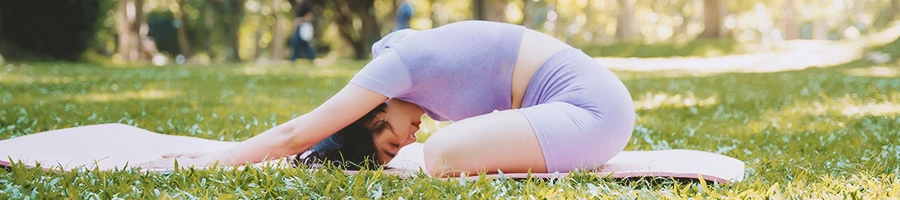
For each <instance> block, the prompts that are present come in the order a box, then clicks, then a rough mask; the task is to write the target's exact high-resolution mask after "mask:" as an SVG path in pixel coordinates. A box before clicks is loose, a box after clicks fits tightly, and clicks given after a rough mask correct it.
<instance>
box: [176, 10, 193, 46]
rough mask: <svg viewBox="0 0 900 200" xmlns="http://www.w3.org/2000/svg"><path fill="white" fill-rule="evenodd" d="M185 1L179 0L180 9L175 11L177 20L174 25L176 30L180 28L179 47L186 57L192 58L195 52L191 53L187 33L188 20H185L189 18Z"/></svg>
mask: <svg viewBox="0 0 900 200" xmlns="http://www.w3.org/2000/svg"><path fill="white" fill-rule="evenodd" d="M185 1H186V0H178V4H177V5H178V9H177V10H176V13H175V20H176V22H175V23H174V25H175V28H176V30H178V48H179V49H180V50H181V54H182V55H184V58H185V59H190V58H191V55H193V54H192V53H191V42H190V40H189V39H188V34H187V32H188V31H187V30H188V23H187V20H185V19H187V17H186V16H185V15H187V14H185V12H184V7H185V6H186V4H185Z"/></svg>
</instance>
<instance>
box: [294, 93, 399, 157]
mask: <svg viewBox="0 0 900 200" xmlns="http://www.w3.org/2000/svg"><path fill="white" fill-rule="evenodd" d="M386 107H387V104H386V103H381V104H380V105H378V106H376V107H375V108H374V109H372V110H371V111H369V113H366V115H364V116H363V117H360V118H359V119H358V120H356V121H355V122H353V123H351V124H350V125H347V126H346V127H344V128H342V129H341V130H339V131H338V132H336V133H334V134H332V135H331V136H328V138H325V140H322V141H321V142H319V143H317V144H316V145H313V146H312V147H311V148H309V149H307V150H306V151H304V152H303V153H300V154H297V156H296V157H294V164H296V165H305V166H308V167H312V168H321V167H326V166H335V167H342V168H346V169H351V170H359V169H361V168H363V167H378V166H380V163H378V156H377V154H376V149H375V140H374V134H376V133H380V132H381V131H383V130H384V129H386V128H387V129H390V124H388V123H387V121H384V120H378V121H375V116H376V115H377V114H378V113H383V112H385V111H384V109H385V108H386Z"/></svg>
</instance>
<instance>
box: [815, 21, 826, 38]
mask: <svg viewBox="0 0 900 200" xmlns="http://www.w3.org/2000/svg"><path fill="white" fill-rule="evenodd" d="M812 39H813V40H827V39H828V23H826V22H825V17H819V18H817V19H815V20H813V24H812Z"/></svg>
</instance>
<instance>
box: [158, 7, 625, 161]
mask: <svg viewBox="0 0 900 200" xmlns="http://www.w3.org/2000/svg"><path fill="white" fill-rule="evenodd" d="M372 53H373V55H374V56H373V57H374V59H373V60H372V61H371V62H370V63H368V64H367V65H366V66H365V67H363V68H362V69H361V70H360V71H359V72H358V73H357V74H356V75H355V76H354V77H353V78H352V79H351V80H350V82H349V84H347V85H346V86H345V87H344V88H342V89H341V90H340V91H338V92H337V93H336V94H335V95H334V96H332V97H331V98H330V99H328V100H327V101H326V102H324V103H323V104H321V105H319V106H318V107H317V108H315V109H313V110H312V111H311V112H309V113H306V114H304V115H302V116H300V117H297V118H295V119H292V120H290V121H288V122H286V123H284V124H281V125H278V126H276V127H274V128H272V129H270V130H267V131H265V132H263V133H261V134H259V135H257V136H255V137H253V138H251V139H249V140H246V141H243V142H240V143H238V144H236V145H235V146H233V147H231V148H228V149H225V150H222V151H220V152H213V153H209V154H206V155H203V156H199V157H196V158H179V163H181V165H182V166H184V165H194V166H207V165H212V164H215V163H219V164H224V165H235V164H244V163H246V162H252V163H256V162H260V161H264V160H267V159H277V158H281V157H283V156H288V155H297V160H298V161H300V162H298V163H306V164H310V163H320V162H317V161H322V160H326V161H348V162H354V163H356V164H359V163H360V162H361V161H363V160H365V159H367V158H368V159H372V160H376V161H377V163H375V164H386V163H387V162H388V161H390V160H391V159H392V158H393V157H394V156H396V154H397V152H398V150H399V149H400V148H401V147H403V146H405V145H408V144H410V143H413V142H415V141H416V138H415V135H414V133H415V132H416V131H417V130H418V127H419V124H420V123H421V120H420V119H421V117H422V115H423V114H427V115H428V116H429V117H431V118H433V119H435V120H440V121H446V120H449V121H454V123H452V124H450V125H449V126H447V127H445V128H443V129H441V130H439V131H438V132H436V133H435V134H434V135H432V136H431V137H430V138H428V140H427V141H426V142H425V144H424V151H425V152H424V155H425V167H426V169H427V171H428V172H429V173H431V174H432V175H435V176H457V175H459V174H460V173H463V172H465V173H470V174H471V173H473V172H474V173H478V172H487V173H494V172H497V170H502V171H503V172H509V173H512V172H529V171H530V172H535V173H544V172H557V171H558V172H568V171H570V170H573V169H579V168H594V167H597V166H599V165H601V164H603V163H605V162H606V161H608V160H610V159H611V158H612V157H613V156H615V155H616V154H617V153H618V152H620V151H621V150H622V149H623V148H624V147H625V145H626V143H627V142H628V140H629V139H630V137H631V132H632V129H633V127H634V121H635V114H634V105H633V103H632V99H631V95H630V94H629V93H628V90H627V89H626V88H625V86H624V84H623V83H622V81H621V80H619V79H618V78H617V77H616V76H615V75H614V74H613V73H612V72H610V71H609V70H608V69H607V68H605V67H603V66H600V65H599V64H598V63H597V62H596V61H594V60H593V59H592V58H591V57H590V56H588V55H586V54H584V53H583V52H582V51H580V50H578V49H575V48H572V47H570V46H569V45H567V44H565V43H563V42H561V41H559V40H557V39H555V38H552V37H550V36H547V35H544V34H542V33H539V32H537V31H533V30H529V29H527V28H525V27H522V26H519V25H513V24H505V23H498V22H488V21H464V22H456V23H452V24H447V25H444V26H441V27H438V28H434V29H431V30H411V29H403V30H397V31H395V32H393V33H390V34H388V35H387V36H385V37H384V38H383V39H381V40H380V41H378V42H377V43H375V44H374V45H373V46H372ZM173 159H174V158H163V159H159V160H155V161H152V162H148V163H144V164H143V165H142V166H144V167H154V168H169V167H172V162H173Z"/></svg>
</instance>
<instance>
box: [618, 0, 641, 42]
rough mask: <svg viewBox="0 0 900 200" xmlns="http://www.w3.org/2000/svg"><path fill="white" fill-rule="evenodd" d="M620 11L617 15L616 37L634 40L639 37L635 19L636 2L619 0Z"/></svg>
mask: <svg viewBox="0 0 900 200" xmlns="http://www.w3.org/2000/svg"><path fill="white" fill-rule="evenodd" d="M619 8H620V9H619V13H618V16H617V17H616V38H618V39H619V40H625V41H628V40H634V39H635V38H637V27H635V21H634V2H633V1H632V0H619Z"/></svg>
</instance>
